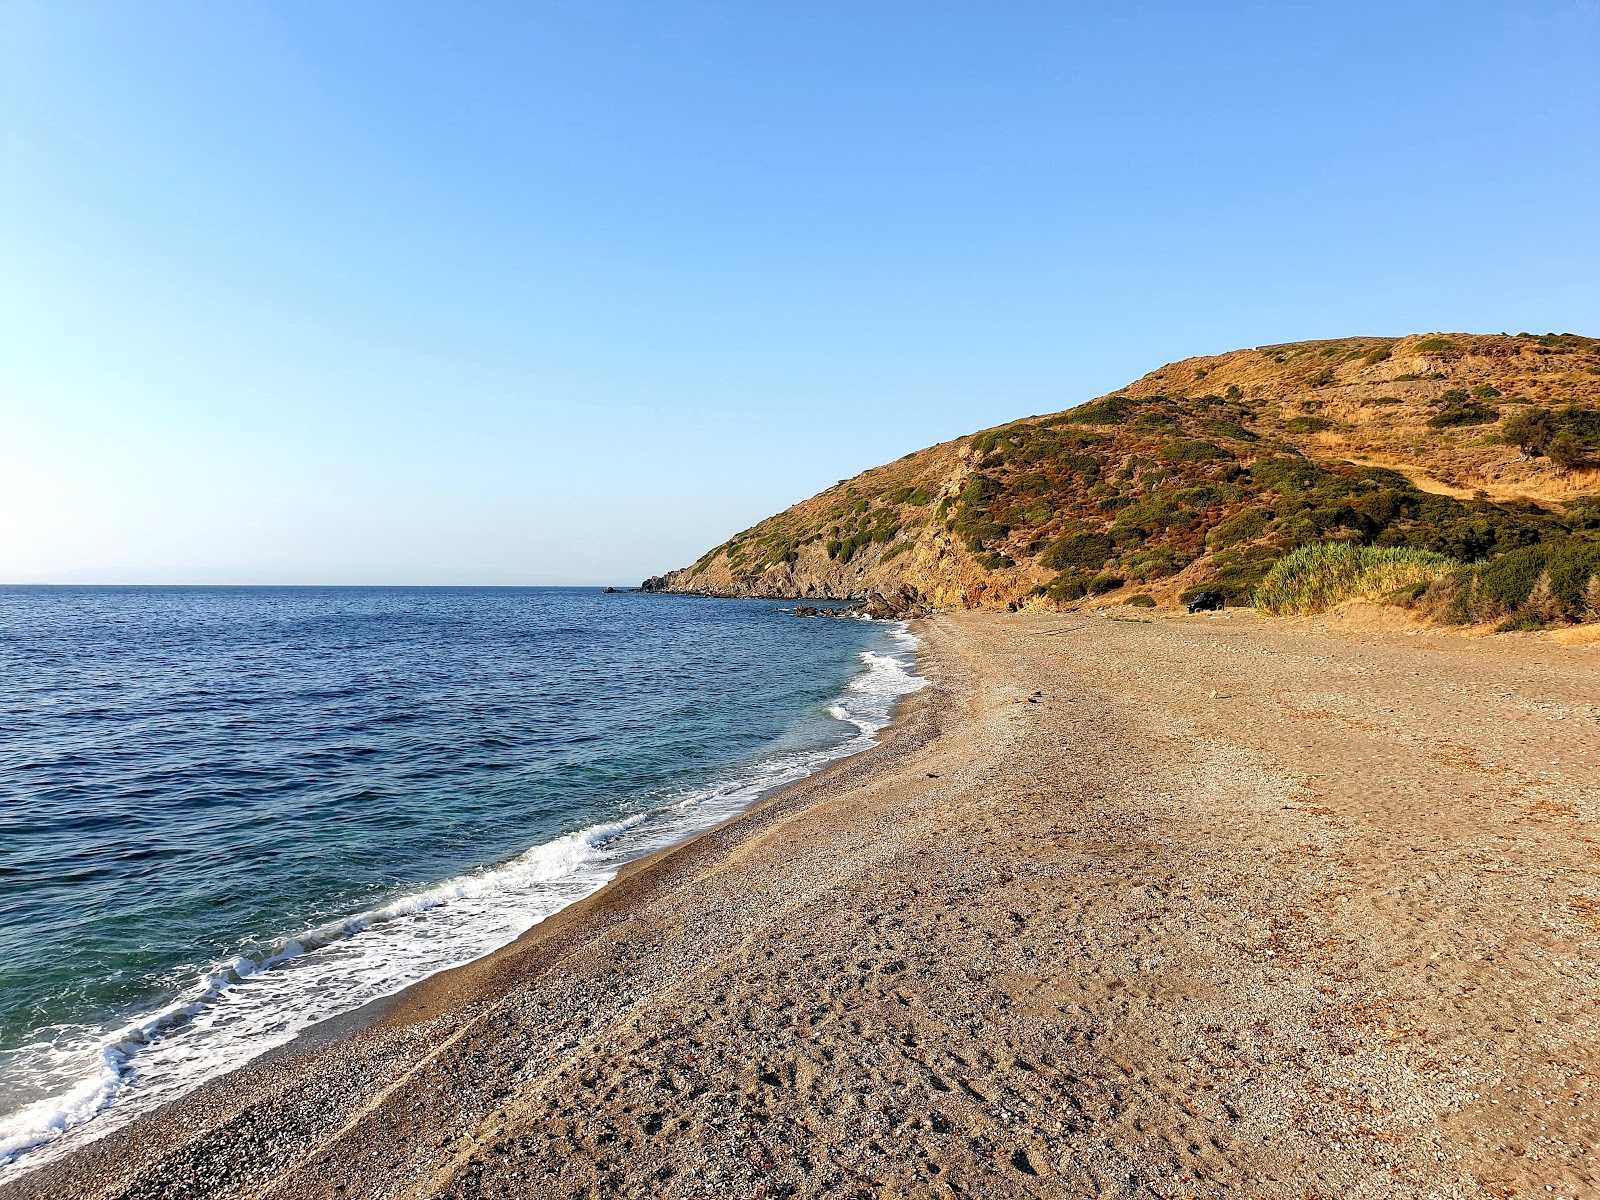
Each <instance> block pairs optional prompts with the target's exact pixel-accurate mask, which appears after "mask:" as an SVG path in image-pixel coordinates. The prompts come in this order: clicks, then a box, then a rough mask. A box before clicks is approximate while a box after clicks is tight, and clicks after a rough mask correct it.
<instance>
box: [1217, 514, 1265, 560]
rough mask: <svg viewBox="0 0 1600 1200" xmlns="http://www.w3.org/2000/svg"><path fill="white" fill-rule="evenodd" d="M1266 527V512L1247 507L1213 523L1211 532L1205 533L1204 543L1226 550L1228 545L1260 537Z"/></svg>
mask: <svg viewBox="0 0 1600 1200" xmlns="http://www.w3.org/2000/svg"><path fill="white" fill-rule="evenodd" d="M1266 529H1267V514H1266V513H1264V512H1262V511H1261V510H1260V509H1258V508H1247V509H1244V510H1243V511H1242V512H1236V513H1234V514H1233V516H1231V517H1229V518H1228V519H1227V520H1225V521H1219V522H1217V524H1215V525H1213V526H1212V527H1211V532H1210V533H1208V534H1206V544H1207V545H1209V546H1211V547H1213V548H1215V549H1218V550H1226V549H1227V548H1228V547H1229V546H1236V545H1238V544H1239V543H1240V542H1248V541H1250V540H1251V539H1252V538H1257V537H1260V536H1261V535H1262V534H1263V533H1265V532H1266Z"/></svg>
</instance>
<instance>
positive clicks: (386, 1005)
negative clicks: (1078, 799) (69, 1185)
mask: <svg viewBox="0 0 1600 1200" xmlns="http://www.w3.org/2000/svg"><path fill="white" fill-rule="evenodd" d="M884 623H886V624H890V625H896V626H900V627H901V628H902V629H903V630H905V631H906V632H907V633H908V634H910V633H911V630H910V625H911V622H910V621H907V620H903V619H898V618H890V619H887V620H886V621H885V622H884ZM911 636H912V638H913V641H914V644H913V645H912V646H911V647H909V651H910V654H911V656H912V659H913V665H912V669H911V670H910V672H909V675H910V676H911V678H913V679H917V680H921V681H922V682H920V683H918V684H916V685H915V686H914V687H912V688H911V689H910V690H908V691H906V692H904V693H901V694H900V695H899V696H897V697H896V698H895V700H894V702H893V705H892V707H891V710H890V714H889V720H888V723H887V724H885V725H883V726H881V727H880V728H878V729H875V730H872V731H870V732H869V731H868V730H866V729H863V728H861V727H860V726H857V727H856V733H855V735H854V737H852V738H850V739H847V740H846V741H845V742H842V743H841V744H840V746H839V747H838V748H837V752H836V753H834V756H833V757H829V758H826V759H824V760H823V761H822V763H821V765H820V766H818V767H817V768H816V769H814V770H811V771H810V772H809V773H808V774H805V775H802V776H801V777H799V778H798V779H793V780H790V781H788V782H783V783H774V784H771V785H769V786H767V787H766V788H764V789H763V790H761V791H759V792H758V793H757V794H756V795H755V797H754V798H753V799H752V800H751V801H750V802H749V803H748V804H746V805H745V806H744V807H743V808H741V809H740V810H739V811H738V812H736V813H734V814H733V815H731V816H728V817H725V818H723V819H721V820H719V821H717V822H715V823H714V824H712V825H709V826H707V827H705V828H702V829H699V830H696V831H694V832H692V833H690V834H689V835H688V836H686V837H684V838H682V839H680V840H679V841H676V842H672V843H670V844H668V845H665V846H662V847H660V848H659V849H656V850H652V851H649V852H648V853H645V854H643V855H641V856H639V857H637V858H632V859H628V860H625V861H624V862H623V863H622V864H621V865H620V866H619V867H618V869H617V871H616V873H615V874H614V875H613V876H612V878H611V879H609V880H608V881H607V882H606V883H604V884H602V885H601V886H600V887H599V888H598V889H596V890H595V891H593V892H591V893H589V894H588V895H587V896H583V897H581V898H579V899H578V900H575V901H573V902H572V903H570V904H568V905H566V906H565V907H563V908H559V909H557V910H555V911H554V912H552V913H550V914H549V915H548V916H546V917H543V918H541V919H540V920H539V921H537V922H536V923H535V924H533V925H532V926H530V927H529V928H527V929H526V930H524V931H523V932H522V933H520V934H518V935H517V936H516V937H515V938H513V939H512V940H511V941H510V942H507V943H505V944H504V945H501V946H498V947H496V948H494V949H492V950H489V951H488V952H486V953H484V954H481V955H479V956H478V957H476V958H474V959H470V960H468V961H467V962H464V963H459V964H457V965H455V966H451V967H445V968H442V969H440V970H437V971H434V972H433V973H432V974H429V975H426V976H424V977H423V978H421V979H418V980H416V981H414V982H412V983H409V984H406V985H405V986H404V987H402V988H400V989H399V990H398V991H395V992H392V993H390V994H389V995H386V996H379V997H377V998H375V999H372V1000H369V1001H366V1002H365V1003H363V1004H360V1005H358V1006H357V1007H355V1008H353V1009H349V1010H347V1011H344V1012H339V1013H335V1014H333V1015H331V1016H328V1017H325V1018H322V1019H320V1020H318V1021H316V1022H314V1023H313V1024H311V1025H309V1026H307V1027H306V1028H304V1029H301V1030H299V1031H298V1032H297V1033H295V1034H294V1036H293V1037H292V1038H290V1039H289V1040H288V1041H286V1042H283V1043H281V1044H279V1045H276V1046H272V1047H270V1048H268V1049H266V1050H264V1051H262V1052H261V1053H260V1054H258V1055H255V1056H254V1057H252V1058H249V1059H247V1060H245V1061H244V1062H242V1063H240V1064H239V1065H237V1066H235V1067H232V1068H229V1069H228V1070H226V1071H224V1072H223V1073H222V1074H220V1075H217V1076H214V1077H212V1078H210V1079H206V1080H204V1081H202V1082H200V1083H198V1084H196V1085H195V1086H194V1087H193V1088H191V1089H189V1090H188V1091H186V1092H184V1093H182V1094H181V1095H179V1096H177V1097H175V1098H173V1099H172V1100H170V1101H167V1102H166V1103H164V1104H161V1105H159V1106H157V1107H156V1108H153V1109H150V1110H149V1111H146V1112H141V1113H138V1114H137V1115H134V1116H132V1117H131V1118H129V1119H127V1120H125V1121H124V1122H122V1123H120V1124H117V1125H114V1126H112V1127H111V1128H109V1129H108V1130H107V1131H106V1132H104V1133H102V1134H99V1135H97V1136H96V1137H94V1138H92V1139H90V1140H87V1141H84V1142H83V1143H82V1144H81V1145H77V1146H74V1147H72V1148H71V1149H68V1150H66V1151H65V1152H64V1153H62V1154H60V1155H59V1156H58V1157H54V1158H48V1159H45V1160H44V1161H42V1162H40V1163H39V1164H38V1165H37V1166H34V1167H31V1168H29V1169H25V1170H24V1171H23V1172H22V1173H20V1174H18V1175H14V1176H13V1177H11V1178H9V1179H4V1180H0V1198H9V1197H11V1196H13V1195H19V1196H26V1195H47V1194H53V1193H52V1191H51V1188H53V1186H54V1184H53V1183H46V1185H45V1187H44V1189H43V1190H40V1189H39V1187H38V1186H36V1185H37V1184H39V1183H40V1182H41V1181H44V1180H45V1177H46V1175H47V1174H49V1173H51V1172H52V1168H60V1169H61V1170H62V1171H64V1172H65V1171H67V1169H68V1167H69V1165H70V1164H72V1163H74V1162H75V1161H77V1160H80V1159H86V1160H87V1159H106V1158H110V1159H115V1158H118V1157H120V1156H123V1155H126V1154H128V1153H129V1152H130V1151H129V1150H128V1148H127V1147H126V1146H124V1145H123V1144H122V1143H123V1142H125V1141H132V1142H137V1141H138V1140H139V1139H140V1137H142V1136H143V1135H144V1133H145V1132H146V1129H145V1127H146V1126H147V1125H154V1124H156V1123H158V1122H179V1123H181V1122H184V1121H186V1120H188V1119H189V1114H190V1112H191V1110H194V1109H206V1108H209V1107H211V1106H212V1105H213V1104H216V1103H219V1102H220V1103H224V1104H226V1103H231V1102H233V1100H234V1097H235V1096H237V1095H238V1094H241V1093H243V1094H249V1093H253V1092H254V1091H256V1090H259V1089H261V1088H263V1087H270V1086H272V1083H273V1081H274V1076H275V1073H276V1072H278V1071H279V1070H281V1069H283V1068H284V1067H285V1065H286V1064H299V1063H300V1060H304V1059H308V1058H311V1057H314V1056H315V1055H317V1054H319V1053H322V1052H324V1051H326V1050H328V1049H329V1048H332V1047H337V1046H339V1045H340V1044H341V1043H347V1042H350V1041H352V1040H353V1039H357V1038H360V1037H362V1036H363V1035H367V1034H370V1033H372V1032H373V1031H374V1030H378V1029H381V1028H386V1027H388V1026H389V1025H391V1024H393V1025H394V1026H395V1027H397V1028H409V1027H413V1026H417V1025H421V1024H424V1023H426V1022H427V1021H429V1020H432V1019H434V1017H435V1016H437V1015H438V1011H439V1008H440V1006H439V1004H438V1003H437V1001H435V1000H434V998H433V997H432V996H431V994H430V993H429V992H428V989H429V988H430V987H432V986H434V985H436V984H437V985H438V986H441V987H448V986H449V985H448V984H446V983H440V981H441V980H444V978H445V977H447V976H455V975H456V974H458V973H461V972H472V971H474V970H484V971H488V972H490V973H491V974H492V973H494V971H495V967H494V964H493V963H492V961H491V960H496V959H498V958H501V957H509V956H513V955H515V954H517V953H518V952H519V951H526V950H527V949H529V947H531V946H532V945H533V944H534V943H537V942H539V941H540V940H541V939H542V937H543V936H544V935H545V933H546V931H547V927H550V926H551V925H552V923H554V922H557V921H558V918H563V917H566V916H567V914H569V913H573V914H575V915H574V918H573V919H574V920H577V919H581V914H576V912H575V910H579V909H585V908H586V907H587V906H591V905H592V906H596V907H598V908H600V909H607V908H609V907H611V905H612V903H613V902H612V901H611V900H609V899H608V898H607V897H608V895H609V894H610V893H613V892H614V891H615V890H616V889H618V888H619V887H623V886H625V885H626V883H627V881H628V880H629V879H630V878H631V877H632V876H633V875H634V874H635V873H637V872H640V871H646V870H649V869H650V868H651V867H652V866H653V865H655V864H657V863H658V862H660V861H661V860H665V859H668V858H670V857H672V856H673V855H675V854H677V853H678V852H680V851H685V850H688V849H689V848H691V847H693V846H694V845H695V844H696V843H697V842H699V841H701V840H702V839H705V838H710V837H713V836H715V835H718V834H720V833H723V832H724V831H725V830H727V829H728V827H730V826H735V825H738V824H739V823H741V822H742V821H743V820H744V819H745V818H746V817H749V816H751V815H752V814H755V813H757V812H758V810H760V809H762V808H763V807H765V806H766V805H768V804H769V803H774V802H778V801H780V800H781V799H782V798H783V797H784V794H785V793H787V792H789V791H790V790H792V789H795V788H799V787H802V786H804V785H806V784H809V783H812V782H813V781H815V780H818V779H820V778H821V777H823V776H826V775H828V774H829V773H830V772H833V771H834V770H835V769H836V768H839V767H842V766H844V765H845V764H848V763H852V762H854V761H856V760H858V759H861V758H863V757H866V756H869V755H872V754H874V753H875V752H877V751H880V750H882V749H883V747H884V746H885V744H886V742H887V741H888V740H890V739H892V738H894V737H896V735H897V732H898V731H899V730H900V729H901V727H902V725H903V724H904V723H905V721H906V718H907V713H908V708H909V706H910V705H911V703H912V701H914V700H915V699H916V698H918V697H924V698H927V697H929V696H930V693H932V692H934V691H935V690H937V687H938V685H937V682H936V680H935V679H934V678H933V677H931V676H930V675H929V674H928V672H927V665H928V664H927V663H926V661H925V660H924V657H923V645H922V642H921V639H918V638H915V635H914V634H911ZM861 677H863V676H862V675H857V676H855V677H853V678H861ZM846 687H847V688H848V684H847V685H846ZM835 719H836V720H839V721H841V722H842V723H844V724H847V725H853V724H855V722H853V721H852V720H851V719H850V718H848V717H846V716H842V715H838V714H835ZM863 738H864V739H869V741H868V744H866V745H864V746H862V747H860V748H859V749H855V750H848V749H847V747H849V746H850V745H851V743H852V742H854V741H855V740H857V739H863ZM551 936H555V935H554V934H553V933H552V934H551ZM525 943H526V945H525ZM450 994H451V995H452V997H454V996H456V995H457V994H458V993H457V992H456V991H451V993H450ZM419 1014H426V1015H419ZM301 1065H303V1064H301ZM214 1093H215V1094H214ZM107 1143H111V1145H109V1146H108V1145H107ZM135 1153H136V1152H135Z"/></svg>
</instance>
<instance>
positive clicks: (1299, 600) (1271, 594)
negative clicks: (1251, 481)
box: [1252, 542, 1461, 617]
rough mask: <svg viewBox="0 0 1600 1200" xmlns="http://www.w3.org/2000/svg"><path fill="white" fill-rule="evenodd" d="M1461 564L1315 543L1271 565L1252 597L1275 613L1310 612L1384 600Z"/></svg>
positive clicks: (1391, 550)
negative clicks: (1346, 602)
mask: <svg viewBox="0 0 1600 1200" xmlns="http://www.w3.org/2000/svg"><path fill="white" fill-rule="evenodd" d="M1460 565H1461V564H1460V563H1458V562H1457V561H1456V560H1455V559H1453V558H1447V557H1446V556H1445V555H1443V554H1435V553H1433V552H1432V551H1430V550H1412V549H1408V548H1403V547H1389V546H1352V545H1350V544H1349V543H1347V542H1317V543H1315V544H1313V545H1310V546H1301V547H1300V548H1299V549H1298V550H1294V551H1291V552H1290V553H1288V554H1286V555H1284V556H1283V557H1282V558H1280V559H1279V560H1278V561H1277V562H1275V563H1273V564H1272V569H1271V570H1269V571H1268V572H1267V574H1266V578H1264V579H1263V580H1262V581H1261V586H1260V587H1258V588H1257V589H1256V591H1255V594H1254V596H1253V597H1252V599H1253V601H1254V603H1255V606H1256V607H1257V608H1259V609H1261V610H1262V611H1263V612H1269V613H1271V614H1272V615H1273V616H1278V617H1285V616H1310V615H1312V614H1314V613H1320V612H1325V611H1326V610H1328V609H1330V608H1332V607H1333V606H1334V605H1336V604H1341V603H1343V602H1344V601H1346V600H1382V599H1385V598H1387V597H1389V596H1392V595H1394V594H1395V593H1396V592H1399V591H1401V590H1403V589H1406V588H1414V587H1417V586H1418V585H1421V584H1428V583H1432V582H1433V581H1434V580H1436V579H1441V578H1443V577H1444V576H1446V575H1448V574H1450V572H1451V571H1454V570H1455V569H1456V568H1457V567H1459V566H1460Z"/></svg>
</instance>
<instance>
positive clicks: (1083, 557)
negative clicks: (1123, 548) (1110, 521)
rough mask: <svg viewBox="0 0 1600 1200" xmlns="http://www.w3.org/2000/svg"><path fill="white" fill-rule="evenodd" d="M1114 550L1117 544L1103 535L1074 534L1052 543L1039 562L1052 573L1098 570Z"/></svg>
mask: <svg viewBox="0 0 1600 1200" xmlns="http://www.w3.org/2000/svg"><path fill="white" fill-rule="evenodd" d="M1114 549H1116V544H1115V543H1114V542H1113V541H1112V540H1111V538H1109V537H1108V536H1107V535H1105V534H1103V533H1074V534H1070V535H1069V536H1067V537H1063V538H1057V539H1056V540H1055V541H1054V542H1052V543H1050V545H1049V547H1048V548H1047V549H1046V550H1045V552H1044V553H1043V554H1042V555H1040V556H1039V562H1040V563H1041V564H1042V565H1043V566H1044V567H1045V568H1046V569H1048V570H1051V571H1060V570H1064V569H1065V568H1067V567H1087V568H1090V569H1098V568H1099V567H1100V566H1101V565H1102V564H1104V563H1105V561H1106V559H1108V558H1110V557H1111V552H1112V551H1113V550H1114Z"/></svg>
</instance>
